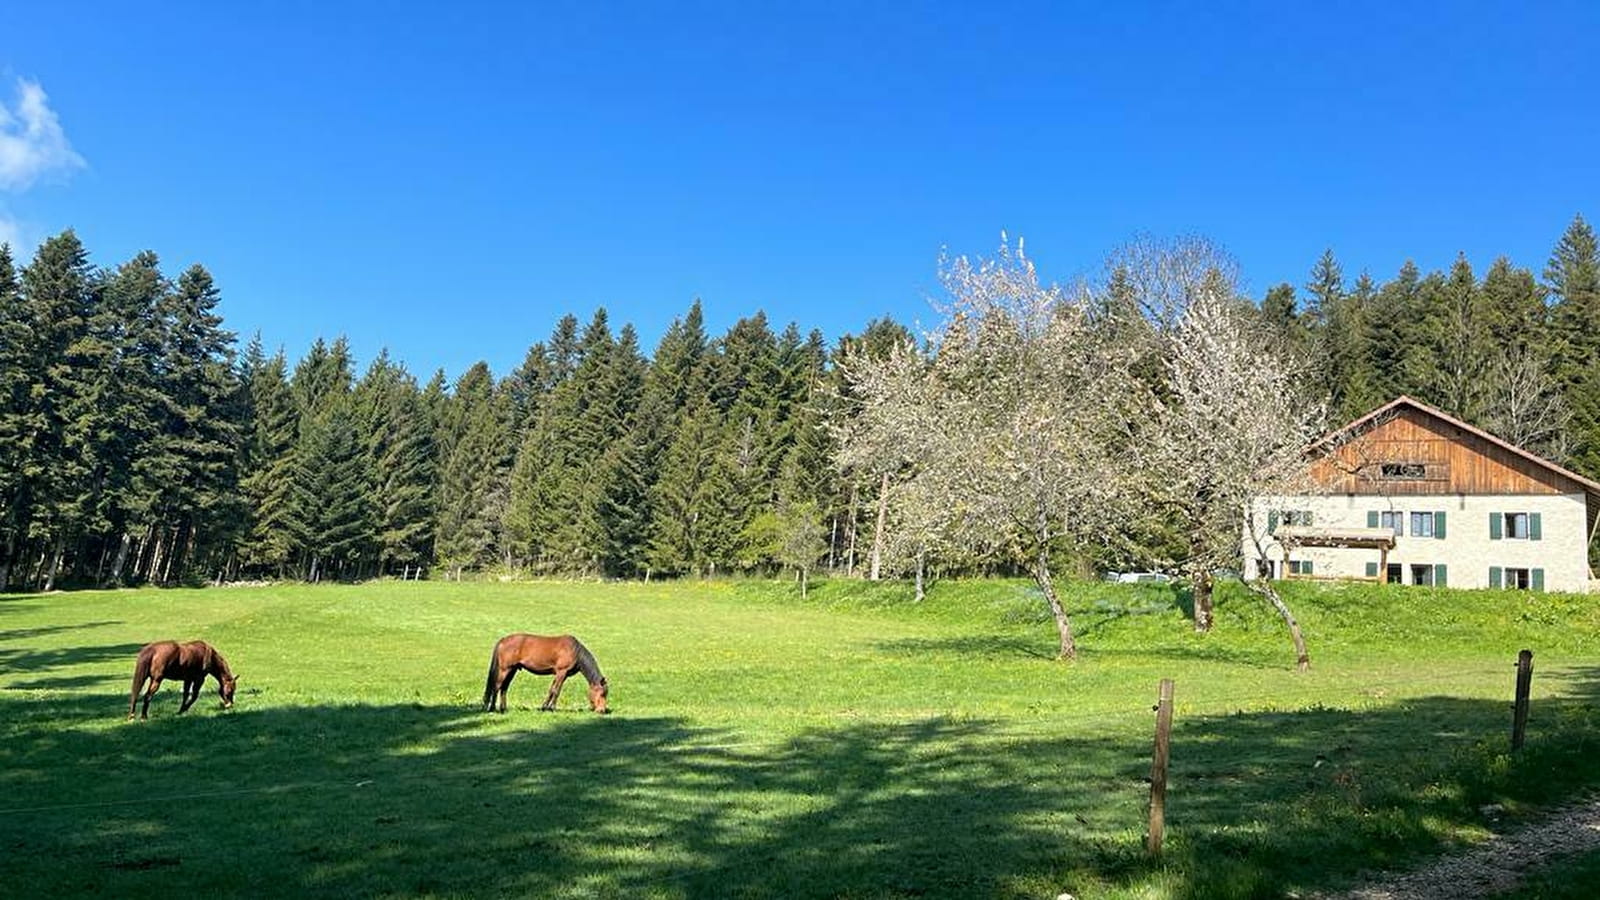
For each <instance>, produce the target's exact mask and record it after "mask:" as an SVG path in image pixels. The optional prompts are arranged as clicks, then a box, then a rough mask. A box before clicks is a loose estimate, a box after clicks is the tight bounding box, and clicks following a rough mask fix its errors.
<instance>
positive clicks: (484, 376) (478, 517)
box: [434, 362, 511, 578]
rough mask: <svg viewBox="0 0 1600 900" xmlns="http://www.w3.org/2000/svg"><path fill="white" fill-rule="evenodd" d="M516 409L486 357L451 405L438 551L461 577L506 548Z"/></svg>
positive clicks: (436, 541) (441, 474) (441, 479)
mask: <svg viewBox="0 0 1600 900" xmlns="http://www.w3.org/2000/svg"><path fill="white" fill-rule="evenodd" d="M510 408H511V403H510V395H509V394H508V393H506V392H503V391H498V390H497V389H496V386H495V383H494V378H493V376H492V375H491V374H490V372H489V367H488V365H487V364H485V363H482V362H478V363H475V364H473V366H472V367H471V368H469V369H468V370H467V371H466V372H465V373H464V374H463V375H462V376H461V378H460V379H458V380H457V382H456V387H455V391H454V395H453V396H452V397H451V398H450V400H449V402H448V403H446V404H445V409H444V422H445V425H444V429H443V431H444V432H445V435H446V436H445V438H444V441H445V443H446V444H448V446H449V451H448V454H447V455H445V456H444V457H443V458H442V460H441V463H440V472H439V482H438V488H437V493H436V498H437V499H436V500H435V503H436V505H437V509H438V519H437V526H436V531H435V538H434V553H435V556H436V558H437V560H438V563H439V564H440V565H442V566H444V567H445V568H446V569H448V570H449V571H450V572H451V573H452V574H453V575H454V576H455V577H457V578H459V577H460V575H461V573H462V571H464V570H466V569H469V568H477V567H479V566H484V565H488V564H490V563H493V562H495V561H496V560H497V559H498V558H500V556H501V555H502V553H503V551H504V549H505V547H504V543H503V542H504V537H505V533H504V532H505V526H506V521H505V520H506V503H507V481H508V470H509V463H510V460H509V458H508V448H509V447H510V444H511V440H510V437H511V427H510V419H511V412H510Z"/></svg>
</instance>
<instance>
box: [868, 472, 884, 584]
mask: <svg viewBox="0 0 1600 900" xmlns="http://www.w3.org/2000/svg"><path fill="white" fill-rule="evenodd" d="M888 519H889V473H888V472H885V473H883V480H882V481H881V482H880V483H879V484H878V523H877V525H876V526H874V527H873V529H872V575H871V576H869V577H870V578H871V579H872V580H873V581H877V580H878V576H879V575H880V574H882V572H883V528H884V525H885V524H886V523H887V522H888Z"/></svg>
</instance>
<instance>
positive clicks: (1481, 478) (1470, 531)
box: [1243, 397, 1600, 591]
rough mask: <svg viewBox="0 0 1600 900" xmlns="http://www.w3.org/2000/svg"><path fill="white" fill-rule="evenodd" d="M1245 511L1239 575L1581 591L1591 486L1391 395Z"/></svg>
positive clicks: (1592, 518) (1586, 571)
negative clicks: (1291, 491)
mask: <svg viewBox="0 0 1600 900" xmlns="http://www.w3.org/2000/svg"><path fill="white" fill-rule="evenodd" d="M1305 476H1306V478H1305V483H1306V485H1307V486H1306V488H1305V490H1304V492H1303V493H1300V494H1299V495H1297V496H1283V497H1264V498H1260V499H1258V500H1256V501H1255V503H1254V504H1253V505H1252V506H1251V508H1250V510H1249V515H1247V516H1246V523H1245V533H1244V536H1243V537H1244V559H1245V563H1246V565H1245V569H1246V570H1247V572H1246V574H1247V576H1248V577H1258V576H1262V575H1265V576H1267V577H1272V578H1354V579H1366V580H1370V581H1378V582H1388V583H1391V584H1422V585H1450V586H1453V587H1468V588H1483V587H1489V588H1501V587H1504V588H1522V589H1527V590H1535V591H1543V590H1549V591H1583V590H1587V589H1589V588H1590V587H1591V585H1592V584H1594V583H1595V575H1594V573H1593V572H1591V571H1590V568H1589V552H1588V550H1589V545H1590V543H1591V542H1592V541H1593V540H1594V539H1595V536H1596V531H1597V529H1600V483H1597V482H1595V481H1592V480H1590V479H1588V478H1584V477H1583V476H1581V475H1578V474H1576V473H1574V472H1570V471H1568V470H1566V469H1564V468H1562V467H1560V466H1558V465H1556V464H1554V463H1552V462H1549V461H1548V460H1545V459H1541V458H1540V457H1538V456H1536V455H1534V454H1532V453H1529V452H1528V451H1526V450H1523V449H1521V448H1520V447H1516V446H1514V445H1512V444H1509V443H1507V442H1505V441H1502V440H1500V439H1499V438H1497V437H1495V436H1493V435H1491V434H1489V433H1487V432H1485V431H1483V430H1481V429H1479V428H1475V427H1473V426H1471V425H1468V424H1467V423H1465V422H1462V421H1460V420H1458V419H1455V418H1453V417H1451V416H1449V415H1446V414H1445V413H1443V412H1441V411H1439V410H1437V409H1434V408H1433V407H1431V406H1428V405H1427V404H1425V403H1421V402H1418V401H1416V400H1413V399H1411V398H1410V397H1401V398H1399V399H1397V400H1395V401H1393V402H1391V403H1389V404H1388V405H1386V406H1383V407H1381V408H1379V409H1377V410H1374V411H1373V412H1371V413H1368V414H1367V415H1365V416H1362V417H1361V418H1359V419H1357V420H1356V421H1354V422H1351V423H1350V424H1348V425H1346V426H1344V427H1343V428H1340V429H1338V430H1336V431H1334V432H1332V433H1330V434H1329V435H1327V436H1325V437H1324V438H1322V439H1321V440H1320V441H1319V442H1318V443H1317V444H1316V445H1314V446H1313V447H1312V451H1311V454H1310V456H1309V463H1308V468H1307V470H1306V472H1305Z"/></svg>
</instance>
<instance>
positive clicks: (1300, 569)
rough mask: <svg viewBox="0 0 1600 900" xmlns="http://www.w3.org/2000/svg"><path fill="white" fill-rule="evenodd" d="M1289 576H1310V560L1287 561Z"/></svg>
mask: <svg viewBox="0 0 1600 900" xmlns="http://www.w3.org/2000/svg"><path fill="white" fill-rule="evenodd" d="M1289 574H1290V575H1310V574H1312V567H1311V560H1309V559H1291V560H1289Z"/></svg>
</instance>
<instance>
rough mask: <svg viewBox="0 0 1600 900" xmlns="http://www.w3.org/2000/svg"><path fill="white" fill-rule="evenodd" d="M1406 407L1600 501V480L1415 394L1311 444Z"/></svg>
mask: <svg viewBox="0 0 1600 900" xmlns="http://www.w3.org/2000/svg"><path fill="white" fill-rule="evenodd" d="M1402 407H1410V408H1411V409H1414V410H1416V411H1418V412H1420V413H1422V414H1424V415H1427V416H1432V417H1433V418H1435V419H1438V420H1440V421H1442V422H1445V423H1448V424H1450V425H1453V426H1455V427H1456V428H1459V429H1461V430H1462V431H1465V432H1467V433H1469V434H1472V435H1474V436H1476V437H1479V438H1482V439H1483V440H1485V441H1488V442H1489V443H1491V444H1493V445H1495V446H1497V447H1499V448H1501V449H1503V450H1505V451H1506V452H1508V453H1511V454H1513V455H1515V456H1519V457H1521V458H1523V459H1525V460H1527V461H1528V462H1531V463H1533V464H1534V465H1536V466H1539V467H1540V468H1543V469H1545V470H1546V471H1549V472H1553V473H1555V474H1557V475H1560V476H1561V477H1563V478H1566V479H1569V480H1571V481H1573V482H1576V483H1577V484H1578V485H1580V486H1581V487H1582V488H1583V490H1584V493H1586V494H1588V495H1589V496H1590V497H1591V498H1592V499H1593V500H1595V501H1596V502H1597V503H1600V482H1597V481H1595V480H1594V479H1592V478H1585V477H1583V476H1582V475H1579V474H1578V473H1577V472H1574V471H1572V470H1570V469H1567V468H1563V467H1562V466H1558V465H1556V464H1555V463H1553V462H1551V461H1550V460H1548V459H1545V458H1544V457H1542V456H1540V455H1539V454H1537V453H1532V452H1530V451H1527V450H1524V449H1522V448H1521V447H1518V446H1517V445H1516V444H1513V443H1511V442H1509V441H1504V440H1501V439H1500V438H1497V437H1495V436H1494V435H1492V434H1490V433H1489V432H1487V431H1484V430H1483V429H1482V428H1479V427H1477V426H1476V425H1469V424H1467V423H1466V422H1463V421H1461V420H1460V419H1458V418H1456V417H1455V416H1452V415H1450V414H1449V413H1447V412H1445V411H1444V410H1441V409H1436V408H1435V407H1432V406H1429V405H1428V404H1426V403H1423V402H1422V401H1421V400H1417V399H1416V398H1414V397H1409V396H1406V395H1404V394H1402V395H1400V396H1399V397H1396V398H1395V399H1393V400H1391V401H1389V402H1388V403H1385V404H1384V405H1383V406H1380V407H1378V408H1377V409H1375V410H1373V411H1372V412H1369V413H1367V414H1366V415H1364V416H1362V417H1361V418H1359V419H1356V420H1355V421H1354V422H1351V423H1349V424H1348V425H1344V426H1342V427H1340V428H1335V429H1334V430H1333V431H1330V432H1328V433H1327V434H1325V435H1323V436H1322V437H1320V438H1318V439H1317V441H1316V443H1314V444H1312V445H1311V449H1312V450H1317V449H1320V448H1322V447H1324V446H1326V445H1328V444H1329V443H1331V442H1333V441H1334V440H1337V439H1338V438H1340V437H1343V436H1345V435H1347V434H1350V433H1351V432H1355V431H1359V430H1360V429H1362V428H1363V427H1365V426H1367V425H1369V424H1371V423H1372V422H1374V421H1375V420H1377V419H1379V418H1381V417H1383V416H1384V415H1386V414H1388V413H1391V412H1394V411H1396V410H1398V409H1400V408H1402Z"/></svg>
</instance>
